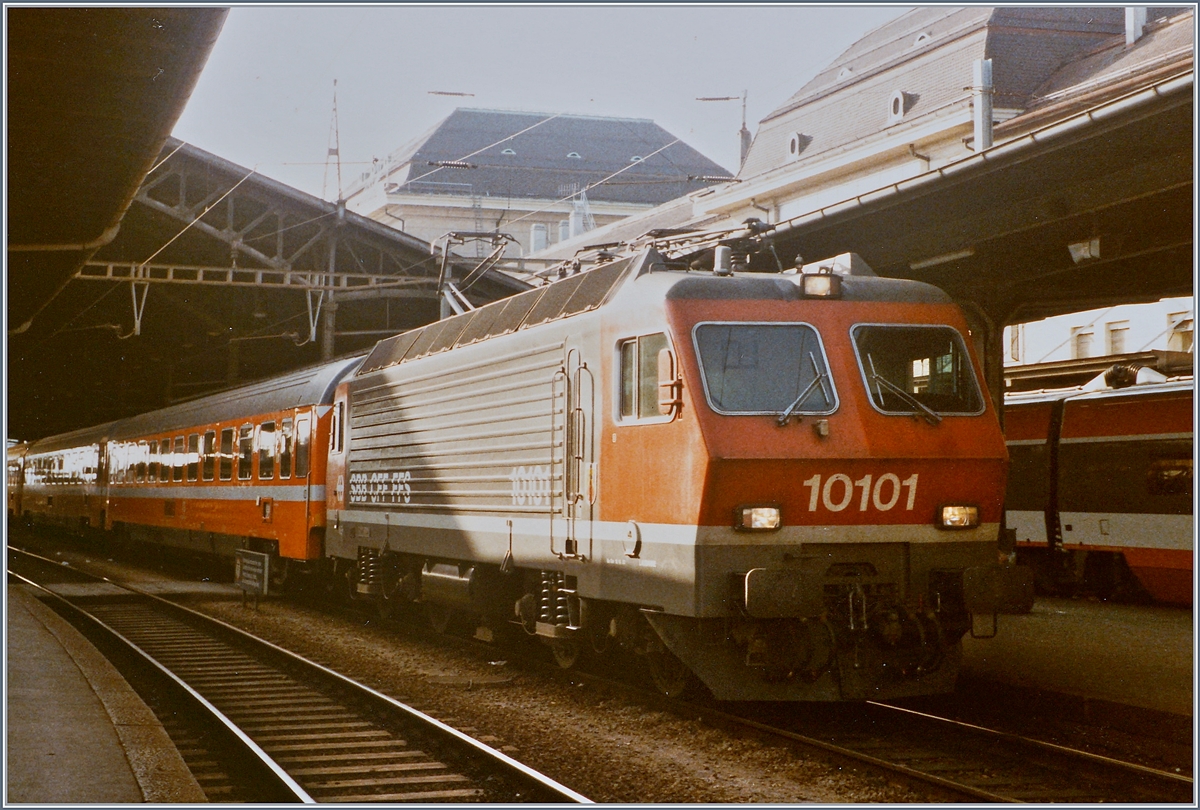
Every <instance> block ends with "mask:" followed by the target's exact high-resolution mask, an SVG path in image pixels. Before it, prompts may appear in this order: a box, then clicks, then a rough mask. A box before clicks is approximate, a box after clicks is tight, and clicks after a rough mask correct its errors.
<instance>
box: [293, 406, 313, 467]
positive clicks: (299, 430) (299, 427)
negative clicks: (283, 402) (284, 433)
mask: <svg viewBox="0 0 1200 810" xmlns="http://www.w3.org/2000/svg"><path fill="white" fill-rule="evenodd" d="M310 425H311V422H310V417H308V416H307V415H305V416H298V417H296V477H297V478H303V477H304V476H306V475H308V443H309V438H310V437H309V435H308V434H309V432H310V431H311V430H312V428H311V427H310Z"/></svg>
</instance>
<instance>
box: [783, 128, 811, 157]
mask: <svg viewBox="0 0 1200 810" xmlns="http://www.w3.org/2000/svg"><path fill="white" fill-rule="evenodd" d="M810 143H812V136H811V135H805V134H804V133H802V132H793V133H792V134H791V135H790V136H789V137H788V153H787V159H788V160H796V159H797V158H798V157H800V153H801V152H803V151H804V150H805V148H806V147H807V146H808V145H809V144H810Z"/></svg>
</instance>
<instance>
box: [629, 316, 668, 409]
mask: <svg viewBox="0 0 1200 810" xmlns="http://www.w3.org/2000/svg"><path fill="white" fill-rule="evenodd" d="M666 348H668V343H667V336H666V335H664V334H662V333H661V332H660V333H658V334H655V335H643V336H642V337H638V338H634V339H633V340H627V341H625V342H623V343H621V345H620V364H621V391H620V396H619V400H620V416H621V418H622V419H648V418H662V417H663V414H662V411H660V410H659V407H658V353H659V352H660V351H662V350H663V349H666Z"/></svg>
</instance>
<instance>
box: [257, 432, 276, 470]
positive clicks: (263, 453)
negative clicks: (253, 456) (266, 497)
mask: <svg viewBox="0 0 1200 810" xmlns="http://www.w3.org/2000/svg"><path fill="white" fill-rule="evenodd" d="M258 477H259V478H262V479H264V480H267V479H271V478H274V477H275V423H274V422H263V423H262V424H261V425H259V427H258Z"/></svg>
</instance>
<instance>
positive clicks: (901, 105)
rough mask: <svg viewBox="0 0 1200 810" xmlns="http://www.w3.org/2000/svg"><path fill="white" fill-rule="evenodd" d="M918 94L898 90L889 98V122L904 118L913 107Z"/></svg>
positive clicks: (892, 122) (893, 122)
mask: <svg viewBox="0 0 1200 810" xmlns="http://www.w3.org/2000/svg"><path fill="white" fill-rule="evenodd" d="M916 100H917V96H916V95H915V94H913V93H905V92H904V91H903V90H896V91H894V92H893V93H892V95H891V98H889V99H888V123H889V124H895V123H898V122H900V121H903V120H904V116H905V115H907V114H908V111H909V110H911V109H912V106H913V104H914V103H915V102H916Z"/></svg>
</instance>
